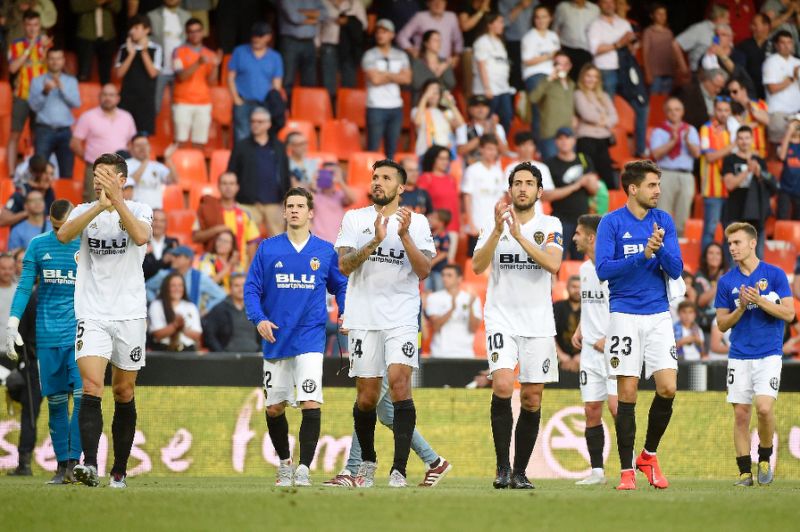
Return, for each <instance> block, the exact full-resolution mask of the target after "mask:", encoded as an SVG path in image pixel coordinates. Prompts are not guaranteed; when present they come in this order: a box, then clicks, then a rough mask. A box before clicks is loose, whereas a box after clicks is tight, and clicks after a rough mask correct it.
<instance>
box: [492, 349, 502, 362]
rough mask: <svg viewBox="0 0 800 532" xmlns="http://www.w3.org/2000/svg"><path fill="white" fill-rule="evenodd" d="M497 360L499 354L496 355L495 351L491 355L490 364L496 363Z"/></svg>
mask: <svg viewBox="0 0 800 532" xmlns="http://www.w3.org/2000/svg"><path fill="white" fill-rule="evenodd" d="M499 358H500V353H498V352H497V351H495V352H494V353H492V362H495V363H496V362H497V359H499Z"/></svg>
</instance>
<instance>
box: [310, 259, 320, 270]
mask: <svg viewBox="0 0 800 532" xmlns="http://www.w3.org/2000/svg"><path fill="white" fill-rule="evenodd" d="M309 264H310V265H311V269H312V270H313V271H317V270H319V265H320V262H319V259H318V258H317V257H314V258H313V259H311V262H310V263H309Z"/></svg>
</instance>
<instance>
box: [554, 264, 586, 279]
mask: <svg viewBox="0 0 800 532" xmlns="http://www.w3.org/2000/svg"><path fill="white" fill-rule="evenodd" d="M581 264H583V261H582V260H565V261H561V268H560V269H559V270H558V280H559V281H564V282H566V281H567V280H568V279H569V278H570V277H571V276H573V275H578V271H580V269H581Z"/></svg>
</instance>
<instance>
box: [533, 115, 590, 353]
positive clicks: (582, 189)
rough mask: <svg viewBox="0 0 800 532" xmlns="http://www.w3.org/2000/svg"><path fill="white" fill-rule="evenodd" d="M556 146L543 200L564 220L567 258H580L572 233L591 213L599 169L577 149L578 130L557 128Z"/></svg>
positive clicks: (549, 161) (548, 165) (548, 163)
mask: <svg viewBox="0 0 800 532" xmlns="http://www.w3.org/2000/svg"><path fill="white" fill-rule="evenodd" d="M556 150H557V151H556V155H555V157H552V158H550V159H547V160H546V161H545V164H546V165H547V167H548V168H549V169H550V175H551V177H552V179H553V185H554V188H553V189H552V190H549V191H545V192H543V193H542V200H543V201H549V202H550V204H551V205H552V208H553V212H552V213H551V214H552V216H555V217H556V218H558V219H559V220H561V226H562V229H563V236H564V259H567V258H569V259H572V260H581V259H582V258H583V256H582V254H580V253H579V252H578V249H577V248H576V247H575V242H574V241H573V240H572V235H574V234H575V229H576V228H577V227H578V218H579V217H580V216H581V215H583V214H588V213H589V196H593V195H594V194H595V193H597V183H598V178H597V173H596V172H595V167H594V163H593V162H592V159H591V157H588V156H587V155H586V154H584V153H580V152H576V151H575V133H573V131H572V130H571V129H569V128H566V127H565V128H561V129H559V130H558V132H557V133H556ZM570 338H571V337H570ZM567 341H568V342H569V339H567Z"/></svg>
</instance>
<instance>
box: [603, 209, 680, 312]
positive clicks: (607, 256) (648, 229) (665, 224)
mask: <svg viewBox="0 0 800 532" xmlns="http://www.w3.org/2000/svg"><path fill="white" fill-rule="evenodd" d="M654 223H655V224H656V225H658V227H659V228H662V229H664V245H663V246H662V247H661V249H659V250H658V252H656V254H655V255H654V256H653V257H652V258H651V259H650V260H648V259H646V258H645V256H644V249H645V247H646V246H647V240H648V239H649V238H650V235H652V234H653V224H654ZM595 264H596V269H597V277H599V278H600V280H601V281H606V280H607V281H608V290H609V294H610V297H609V305H610V311H611V312H622V313H625V314H657V313H659V312H666V311H668V310H669V301H668V300H667V285H666V282H665V279H664V273H665V272H666V274H667V275H669V277H670V278H671V279H677V278H678V277H680V275H681V273H682V272H683V259H681V250H680V247H679V246H678V235H677V233H676V232H675V224H674V223H673V222H672V218H671V217H670V216H669V214H667V213H666V212H664V211H662V210H660V209H650V210H649V211H647V214H646V215H645V217H644V219H642V220H639V219H638V218H637V217H635V216H634V215H633V213H631V211H629V210H628V207H627V206H623V207H622V208H619V209H617V210H615V211H613V212H610V213H608V214H606V215H605V216H603V218H602V219H601V220H600V226H599V227H598V228H597V241H596V246H595Z"/></svg>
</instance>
